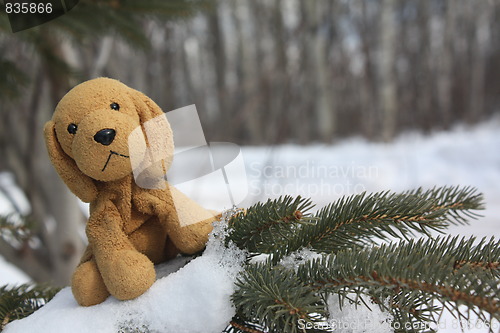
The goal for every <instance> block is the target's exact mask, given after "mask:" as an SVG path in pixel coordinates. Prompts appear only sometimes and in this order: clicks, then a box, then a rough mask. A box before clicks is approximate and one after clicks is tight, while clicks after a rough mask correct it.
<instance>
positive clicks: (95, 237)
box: [86, 200, 156, 300]
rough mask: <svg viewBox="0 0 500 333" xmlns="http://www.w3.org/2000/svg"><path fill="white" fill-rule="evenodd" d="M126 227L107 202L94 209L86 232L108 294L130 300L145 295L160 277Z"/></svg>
mask: <svg viewBox="0 0 500 333" xmlns="http://www.w3.org/2000/svg"><path fill="white" fill-rule="evenodd" d="M122 224H123V223H122V218H121V216H120V213H119V212H118V210H117V208H116V206H115V205H114V204H113V202H111V201H110V200H103V202H100V203H98V204H97V206H96V207H95V209H94V210H93V212H92V214H91V216H90V219H89V221H88V223H87V229H86V231H87V237H88V239H89V246H90V247H91V248H92V251H93V258H94V260H95V263H96V265H97V268H98V270H99V272H100V273H101V276H102V279H103V281H104V284H105V285H106V287H107V289H108V291H109V292H110V293H111V295H113V296H115V297H116V298H118V299H120V300H127V299H132V298H136V297H138V296H140V295H142V294H143V293H144V292H145V291H146V290H147V289H148V288H149V287H150V286H151V285H152V284H153V283H154V281H155V278H156V274H155V270H154V265H153V263H152V262H151V261H150V260H149V259H148V258H147V257H146V256H145V255H144V254H142V253H139V252H138V251H137V250H136V249H135V248H134V246H133V245H132V243H131V242H130V240H129V239H128V237H127V235H126V234H125V232H124V231H123V228H122Z"/></svg>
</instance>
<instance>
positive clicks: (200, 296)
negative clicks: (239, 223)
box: [4, 212, 245, 333]
mask: <svg viewBox="0 0 500 333" xmlns="http://www.w3.org/2000/svg"><path fill="white" fill-rule="evenodd" d="M230 213H231V212H229V213H227V214H225V216H224V217H223V219H222V221H219V222H216V224H215V227H214V231H213V232H212V234H211V235H210V238H209V241H208V243H207V248H206V250H205V251H204V253H203V255H202V256H200V257H197V258H195V259H193V260H191V261H190V262H189V263H187V264H186V265H185V266H184V267H182V268H180V269H179V270H178V271H176V272H173V273H171V274H169V275H167V276H165V277H162V278H159V279H158V280H157V281H156V282H155V284H154V285H153V286H152V287H151V288H150V289H149V290H148V291H147V292H146V293H144V294H143V295H142V296H140V297H138V298H136V299H133V300H130V301H119V300H117V299H115V298H114V297H109V298H108V299H107V300H106V301H105V302H103V303H101V304H98V305H95V306H91V307H82V306H79V305H78V304H77V303H76V301H75V299H74V297H73V295H72V293H71V290H70V288H64V289H63V290H61V291H60V292H59V293H58V294H57V295H56V296H55V297H54V298H53V299H52V300H51V301H50V302H48V303H47V304H46V305H45V306H44V307H42V308H41V309H39V310H38V311H36V312H35V313H33V314H32V315H31V316H29V317H27V318H24V319H21V320H17V321H14V322H12V323H10V324H9V325H7V327H6V328H5V330H4V333H25V332H53V333H57V332H61V333H63V332H64V333H65V332H73V333H86V332H103V333H106V332H110V333H116V332H123V333H125V332H175V333H182V332H186V333H187V332H189V333H197V332H200V333H201V332H203V333H210V332H214V333H215V332H217V333H218V332H221V331H223V330H224V329H225V328H226V327H227V325H228V323H229V321H230V320H231V318H232V317H233V316H234V314H235V309H234V306H233V305H232V303H231V300H230V297H231V294H232V293H233V291H234V282H235V278H236V276H237V275H238V273H239V272H240V271H241V269H242V264H243V260H244V258H245V253H244V252H243V251H241V250H239V249H237V248H236V246H234V245H231V244H230V245H229V247H226V246H225V245H224V237H225V236H226V225H227V220H228V216H229V214H230ZM183 260H185V259H183V258H180V257H179V258H177V259H176V260H173V261H172V262H169V263H167V264H165V265H166V266H169V265H174V266H177V267H178V266H182V265H183V263H184V262H183ZM177 267H175V268H177ZM158 271H159V272H161V271H163V273H164V274H165V272H166V271H168V267H167V269H165V268H163V269H162V268H161V267H160V269H159V270H158ZM164 274H158V275H159V276H161V275H164Z"/></svg>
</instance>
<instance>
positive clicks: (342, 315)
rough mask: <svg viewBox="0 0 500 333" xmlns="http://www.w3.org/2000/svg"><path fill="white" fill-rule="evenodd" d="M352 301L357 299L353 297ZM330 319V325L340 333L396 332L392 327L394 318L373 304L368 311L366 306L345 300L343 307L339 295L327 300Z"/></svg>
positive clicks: (331, 296)
mask: <svg viewBox="0 0 500 333" xmlns="http://www.w3.org/2000/svg"><path fill="white" fill-rule="evenodd" d="M351 298H352V299H356V296H355V295H353V296H352V297H351ZM327 304H328V311H329V315H330V318H329V320H328V324H329V325H330V326H331V328H334V329H335V330H334V331H335V332H339V333H389V332H394V329H393V328H392V326H391V323H392V316H391V314H390V313H388V312H385V311H384V312H383V311H382V310H380V308H379V306H378V305H376V304H373V306H371V307H370V309H368V308H367V307H366V306H365V305H364V304H362V303H361V304H359V305H356V304H355V303H353V302H350V301H349V300H345V301H344V303H343V304H342V306H340V303H339V297H338V295H336V294H335V295H330V296H329V297H328V299H327Z"/></svg>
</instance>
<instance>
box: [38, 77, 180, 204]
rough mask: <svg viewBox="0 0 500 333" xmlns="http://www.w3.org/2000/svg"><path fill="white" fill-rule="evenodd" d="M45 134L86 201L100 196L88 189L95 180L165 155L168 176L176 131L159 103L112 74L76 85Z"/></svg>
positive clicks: (54, 157)
mask: <svg viewBox="0 0 500 333" xmlns="http://www.w3.org/2000/svg"><path fill="white" fill-rule="evenodd" d="M45 138H46V141H47V147H48V151H49V156H50V158H51V160H52V163H53V164H54V166H55V168H56V170H57V171H58V173H59V174H60V175H61V177H62V178H63V180H64V181H65V182H66V184H67V185H68V186H69V188H70V189H71V190H72V191H73V192H74V193H75V194H76V195H77V196H79V197H80V198H81V199H82V200H84V201H92V199H93V198H92V197H95V193H93V194H89V193H85V192H88V191H89V189H88V188H90V191H91V192H95V187H93V186H92V184H93V183H94V181H101V182H109V181H115V180H119V179H121V178H123V177H125V176H127V175H129V174H130V173H131V172H132V171H133V169H139V170H146V169H147V167H148V166H151V165H152V164H154V163H157V162H159V160H160V159H161V168H160V169H161V170H160V171H159V172H162V173H163V175H164V174H165V172H166V169H167V168H168V166H169V165H170V163H171V160H172V156H173V137H172V131H171V129H170V125H169V124H168V122H167V120H166V117H165V116H164V113H163V112H162V110H161V109H160V108H159V107H158V105H156V104H155V103H154V102H153V101H152V100H151V99H150V98H148V97H147V96H145V95H144V94H142V93H141V92H139V91H137V90H134V89H131V88H129V87H127V86H126V85H124V84H123V83H121V82H119V81H116V80H113V79H108V78H98V79H93V80H90V81H86V82H84V83H81V84H79V85H78V86H76V87H74V88H73V89H72V90H70V91H69V92H68V93H67V94H66V95H65V96H64V97H63V98H62V99H61V101H60V102H59V104H58V105H57V107H56V110H55V112H54V115H53V117H52V120H50V121H48V122H47V124H46V125H45ZM158 157H161V158H158ZM134 173H135V172H134ZM136 178H137V177H136ZM79 183H80V184H79ZM79 187H81V188H79Z"/></svg>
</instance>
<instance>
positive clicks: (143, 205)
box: [134, 186, 220, 254]
mask: <svg viewBox="0 0 500 333" xmlns="http://www.w3.org/2000/svg"><path fill="white" fill-rule="evenodd" d="M134 204H135V205H136V207H137V208H138V210H139V211H141V212H142V213H144V214H148V215H155V216H158V217H159V218H160V221H162V223H164V225H165V226H166V228H167V233H168V236H169V237H170V239H171V240H172V242H173V243H174V244H175V246H176V247H177V248H178V249H179V251H180V252H182V253H186V254H193V253H196V252H199V251H200V250H202V249H203V248H204V247H205V245H206V243H207V241H208V234H209V233H210V232H211V231H212V222H214V221H215V220H216V219H218V218H219V217H220V214H219V215H217V213H215V212H211V211H209V210H206V209H205V208H203V207H201V206H200V205H198V204H197V203H196V202H194V201H193V200H191V199H189V198H188V197H187V196H185V195H184V194H183V193H181V192H180V191H179V190H177V189H176V188H175V187H173V186H169V187H168V188H167V189H166V190H161V191H159V190H143V191H140V192H138V193H136V194H135V197H134Z"/></svg>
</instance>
